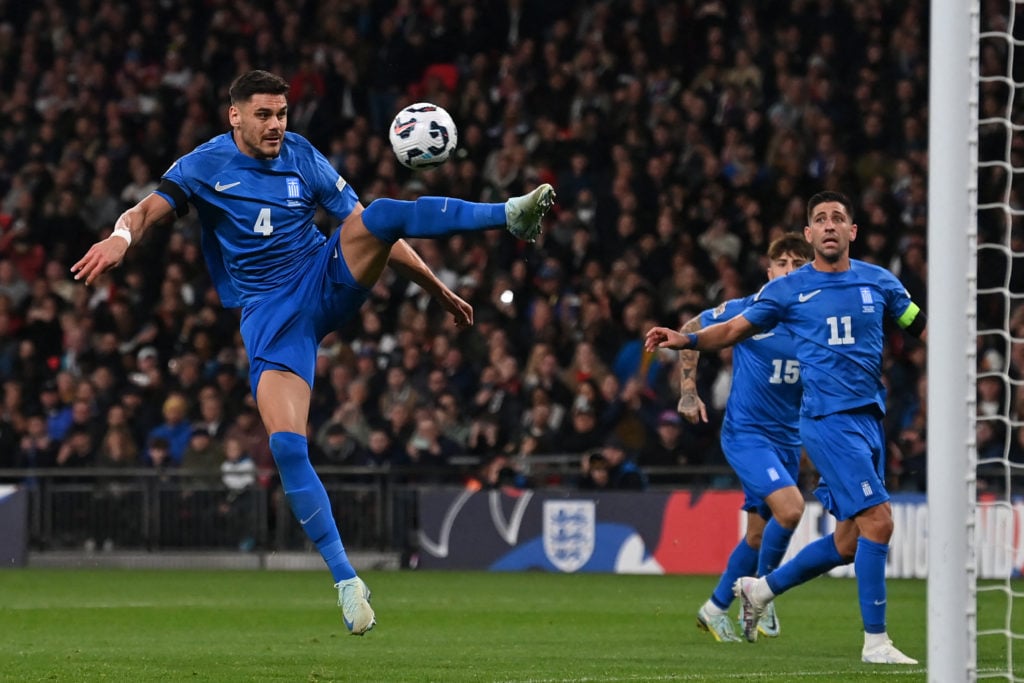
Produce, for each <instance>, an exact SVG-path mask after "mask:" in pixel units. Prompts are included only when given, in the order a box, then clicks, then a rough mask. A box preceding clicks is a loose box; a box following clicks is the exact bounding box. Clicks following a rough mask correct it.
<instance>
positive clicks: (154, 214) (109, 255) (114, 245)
mask: <svg viewBox="0 0 1024 683" xmlns="http://www.w3.org/2000/svg"><path fill="white" fill-rule="evenodd" d="M173 210H174V209H173V207H172V206H171V205H170V203H169V202H168V201H167V200H166V199H164V198H163V197H161V196H160V195H158V194H156V193H153V194H150V195H148V196H147V197H145V198H144V199H143V200H142V201H140V202H139V203H138V204H136V205H135V206H133V207H132V208H130V209H128V210H127V211H125V212H124V213H122V214H121V216H120V217H119V218H118V219H117V222H116V223H114V231H113V232H112V233H111V234H110V236H109V237H107V239H105V240H101V241H99V242H97V243H95V244H94V245H92V246H91V247H90V248H89V251H87V252H86V254H85V256H83V257H82V258H81V259H80V260H79V261H78V263H76V264H75V265H73V266H71V272H72V273H74V274H75V279H76V280H83V279H84V280H85V284H87V285H91V284H92V283H93V281H95V280H96V278H97V277H99V276H100V275H102V274H103V273H105V272H107V271H108V270H110V269H111V268H114V267H116V266H117V265H119V264H120V263H121V261H122V260H123V259H124V255H125V252H127V251H128V245H129V244H131V243H132V241H134V240H137V239H139V238H140V237H142V235H143V234H144V233H145V232H146V230H148V229H149V226H151V225H153V224H154V223H156V222H157V221H159V220H161V219H162V218H164V217H165V216H167V214H169V213H171V211H173Z"/></svg>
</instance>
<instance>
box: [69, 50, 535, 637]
mask: <svg viewBox="0 0 1024 683" xmlns="http://www.w3.org/2000/svg"><path fill="white" fill-rule="evenodd" d="M287 94H288V83H287V82H286V81H285V80H284V79H282V78H280V77H278V76H276V75H274V74H271V73H268V72H266V71H259V70H256V71H250V72H247V73H245V74H243V75H241V76H239V77H238V78H237V79H235V81H234V82H233V83H232V84H231V88H230V90H229V95H230V99H231V103H230V107H229V108H228V119H229V122H230V124H231V130H230V131H229V132H227V133H224V134H222V135H218V136H217V137H214V138H212V139H211V140H210V141H208V142H206V143H204V144H202V145H200V146H199V147H197V148H196V149H195V150H193V151H192V152H190V153H189V154H186V155H185V156H183V157H181V158H180V159H178V160H177V161H176V162H175V163H174V164H173V165H172V166H171V167H170V168H169V169H168V170H167V172H166V173H164V175H163V178H162V179H161V181H160V184H159V186H158V187H157V189H156V190H155V191H154V192H153V193H152V194H150V195H149V196H147V197H145V198H144V199H142V200H141V201H140V202H139V203H138V204H136V205H135V206H134V207H132V208H130V209H128V210H127V211H125V212H124V213H123V214H122V215H121V217H120V218H118V220H117V222H116V224H115V226H114V230H113V233H112V234H111V235H110V236H109V237H107V238H106V239H104V240H102V241H100V242H97V243H96V244H94V245H93V246H92V247H91V248H90V249H89V251H88V252H87V253H86V254H85V256H83V257H82V258H81V260H79V261H78V262H77V263H75V264H74V265H73V266H72V267H71V270H72V272H73V273H75V279H76V280H84V281H85V283H86V284H91V283H92V282H93V281H95V279H96V278H97V277H98V276H99V275H100V274H101V273H103V272H105V271H107V270H109V269H111V268H113V267H115V266H117V265H118V264H119V263H120V262H121V261H122V259H123V258H124V255H125V252H126V251H127V249H128V247H129V245H130V244H131V243H132V242H133V241H134V240H136V239H138V238H139V237H141V236H142V235H143V233H144V232H145V231H146V230H147V229H148V228H149V227H150V226H151V225H153V224H154V223H156V222H158V221H160V220H161V219H164V218H165V217H167V216H168V215H169V214H170V213H171V212H174V213H176V214H177V215H178V216H183V215H185V214H186V213H187V212H188V204H189V203H191V204H193V205H194V206H195V207H196V210H197V211H198V213H199V220H200V223H201V224H202V238H201V239H202V248H203V253H204V255H205V257H206V263H207V268H208V269H209V271H210V276H211V278H212V280H213V282H214V283H215V285H216V287H217V292H218V294H219V295H220V298H221V301H222V303H223V304H224V306H225V307H231V308H234V307H241V309H242V312H241V333H242V338H243V340H244V342H245V348H246V352H247V354H248V357H249V365H250V370H249V378H250V382H251V386H252V391H253V395H254V397H255V399H256V405H257V407H258V409H259V413H260V417H261V418H262V420H263V423H264V426H265V427H266V429H267V433H268V434H269V435H270V449H271V451H272V453H273V456H274V461H275V463H276V465H277V468H278V472H279V475H280V478H281V485H282V488H283V489H284V492H285V494H286V496H287V498H288V502H289V505H290V506H291V509H292V513H293V514H294V515H295V517H296V518H297V519H298V520H299V523H300V524H301V525H302V527H303V529H304V531H305V532H306V535H307V536H308V537H309V538H310V540H311V541H313V543H314V544H315V545H316V547H317V549H318V550H319V551H320V554H321V556H322V557H323V558H324V562H325V563H326V564H327V566H328V568H329V569H330V571H331V574H332V576H333V578H334V581H335V588H337V590H338V605H339V607H341V612H342V619H343V621H344V622H345V626H346V627H347V628H348V630H349V631H350V632H351V633H352V634H354V635H362V634H364V633H366V631H368V630H370V629H371V628H373V626H374V624H375V623H376V618H375V615H374V612H373V609H372V608H371V607H370V591H369V589H368V588H367V586H366V584H365V583H363V581H362V580H361V579H360V578H359V577H358V576H357V575H356V571H355V569H353V567H352V564H351V563H350V562H349V560H348V556H347V554H346V552H345V548H344V546H343V545H342V542H341V536H340V534H339V533H338V527H337V524H336V523H335V521H334V516H333V514H332V512H331V505H330V501H329V499H328V497H327V492H326V490H325V489H324V486H323V484H322V483H321V481H320V479H319V477H318V476H317V474H316V472H315V470H314V469H313V467H312V465H311V464H310V461H309V450H308V446H307V443H306V427H307V420H308V414H309V405H310V397H311V391H312V383H313V371H314V364H315V362H316V351H317V346H318V345H319V343H320V341H321V340H322V339H323V337H324V336H326V335H327V334H328V333H329V332H330V331H332V330H334V329H336V328H338V327H339V326H341V325H342V324H344V323H345V322H346V321H347V320H349V319H350V318H351V317H352V316H353V315H355V314H356V312H357V311H358V310H359V307H360V306H361V305H362V304H363V302H364V301H365V300H366V298H367V296H368V294H369V291H370V288H371V287H372V286H373V284H374V282H376V280H377V278H378V277H379V276H380V274H381V272H382V271H383V269H384V267H385V266H386V265H389V266H391V267H392V268H393V269H395V270H396V271H397V272H398V273H399V274H401V275H403V276H405V277H408V278H409V279H410V280H412V281H414V282H416V283H417V284H419V285H420V286H422V287H423V288H424V289H425V290H426V291H427V292H428V293H430V294H431V295H432V296H433V297H434V298H435V299H437V300H438V301H439V302H440V303H441V304H442V306H443V307H444V308H445V310H446V311H448V312H449V313H451V314H452V315H453V316H454V319H455V323H456V324H457V325H459V326H467V325H471V324H472V322H473V309H472V307H471V306H470V305H469V304H468V303H467V302H465V301H463V300H462V299H461V298H459V297H458V296H457V295H456V294H454V293H453V292H452V291H451V290H450V289H448V288H447V287H445V286H444V284H442V283H441V281H440V280H439V279H438V278H437V277H436V276H435V275H434V274H433V273H432V272H431V271H430V269H429V268H428V267H427V266H426V264H425V263H424V262H423V261H422V259H420V258H419V256H418V255H417V254H416V252H415V251H413V250H412V248H411V247H409V246H408V245H407V244H406V243H405V242H404V241H403V240H402V238H404V237H415V238H421V237H428V238H437V237H444V236H447V235H452V234H455V233H459V232H466V231H475V230H487V229H493V228H500V227H505V228H507V229H508V230H509V232H511V233H512V234H513V235H514V236H515V237H517V238H519V239H523V240H528V241H532V240H534V239H535V238H536V236H537V235H538V234H539V233H540V228H541V220H542V218H543V217H544V214H545V213H546V212H547V210H548V209H549V208H550V207H551V205H552V203H553V202H554V196H555V193H554V190H553V189H552V187H551V186H550V185H547V184H544V185H541V186H539V187H537V188H536V189H535V190H533V191H532V192H531V193H529V194H527V195H523V196H521V197H513V198H512V199H509V200H508V201H507V202H505V203H495V204H480V203H471V202H466V201H461V200H458V199H452V198H449V197H421V198H419V199H417V200H416V201H415V202H408V201H397V200H392V199H378V200H376V201H374V202H372V203H371V204H370V205H369V206H368V207H366V208H365V209H364V208H363V206H362V205H361V204H360V202H359V199H358V197H357V196H356V193H355V191H354V190H353V189H352V188H351V187H350V186H349V185H348V183H347V182H346V181H345V179H344V178H342V177H341V176H340V175H339V174H338V172H337V171H336V170H335V169H334V168H333V167H332V166H331V165H330V163H329V162H328V161H327V159H326V158H325V157H324V156H323V155H322V154H321V153H320V152H318V151H317V150H316V149H315V148H314V147H313V146H312V145H311V144H310V143H309V141H307V140H306V139H305V138H303V137H302V136H300V135H297V134H295V133H290V132H286V128H287V121H288V100H287ZM317 206H322V207H323V208H324V209H325V210H326V211H327V212H328V213H330V214H331V215H332V216H333V217H334V218H335V219H337V220H338V221H340V223H341V227H340V228H339V229H337V230H335V231H334V233H333V234H332V235H331V236H330V237H325V236H324V235H323V233H321V232H320V231H319V230H318V229H317V227H316V225H315V224H314V223H313V217H314V213H315V211H316V209H317Z"/></svg>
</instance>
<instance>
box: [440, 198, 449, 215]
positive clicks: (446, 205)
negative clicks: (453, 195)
mask: <svg viewBox="0 0 1024 683" xmlns="http://www.w3.org/2000/svg"><path fill="white" fill-rule="evenodd" d="M446 211H448V198H447V197H445V198H444V206H442V207H441V213H445V212H446Z"/></svg>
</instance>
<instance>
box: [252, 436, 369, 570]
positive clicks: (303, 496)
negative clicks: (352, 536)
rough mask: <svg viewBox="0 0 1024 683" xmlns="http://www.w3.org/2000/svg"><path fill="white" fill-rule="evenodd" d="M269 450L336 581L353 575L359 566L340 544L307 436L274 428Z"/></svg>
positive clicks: (296, 511) (298, 514) (293, 505)
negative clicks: (354, 564)
mask: <svg viewBox="0 0 1024 683" xmlns="http://www.w3.org/2000/svg"><path fill="white" fill-rule="evenodd" d="M270 452H271V453H273V454H274V462H276V463H277V471H278V474H280V476H281V487H282V488H283V489H284V493H285V496H287V498H288V504H289V505H290V506H291V508H292V513H293V514H294V515H295V518H296V519H297V520H299V523H300V524H301V525H302V529H303V531H305V532H306V536H308V537H309V540H311V541H313V543H314V544H315V545H316V547H317V550H319V551H320V555H321V556H322V557H323V558H324V562H326V563H327V567H328V568H329V569H330V570H331V575H332V576H333V577H334V582H335V583H337V582H339V581H344V580H345V579H351V578H352V577H353V576H355V575H356V570H355V569H353V568H352V564H351V563H350V562H349V561H348V555H347V554H346V553H345V547H344V546H343V545H342V544H341V535H340V534H339V533H338V526H337V524H335V523H334V514H333V513H332V512H331V501H330V500H329V499H328V498H327V491H326V490H325V489H324V485H323V483H322V482H321V481H320V478H319V477H318V476H317V475H316V471H315V470H314V469H313V466H312V465H311V464H310V462H309V446H308V444H307V443H306V437H304V436H302V435H300V434H294V433H292V432H274V433H273V434H271V435H270Z"/></svg>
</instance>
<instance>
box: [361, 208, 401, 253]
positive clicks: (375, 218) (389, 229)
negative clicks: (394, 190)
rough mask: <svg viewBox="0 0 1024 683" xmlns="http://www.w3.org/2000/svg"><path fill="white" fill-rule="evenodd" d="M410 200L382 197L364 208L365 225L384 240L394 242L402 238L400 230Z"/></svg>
mask: <svg viewBox="0 0 1024 683" xmlns="http://www.w3.org/2000/svg"><path fill="white" fill-rule="evenodd" d="M408 203H409V202H403V201H400V200H398V199H388V198H387V197H382V198H381V199H375V200H373V201H372V202H370V205H369V206H368V207H366V208H365V209H363V213H362V214H361V215H362V218H363V225H364V226H366V229H367V231H369V233H370V234H371V235H373V236H374V237H376V238H377V239H379V240H381V241H382V242H387V243H388V244H394V243H395V242H397V241H398V240H399V239H400V238H401V234H399V231H400V229H401V227H402V226H403V224H404V222H405V207H406V205H408Z"/></svg>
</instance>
